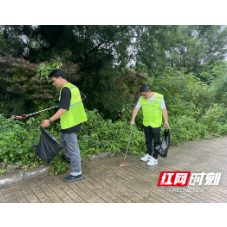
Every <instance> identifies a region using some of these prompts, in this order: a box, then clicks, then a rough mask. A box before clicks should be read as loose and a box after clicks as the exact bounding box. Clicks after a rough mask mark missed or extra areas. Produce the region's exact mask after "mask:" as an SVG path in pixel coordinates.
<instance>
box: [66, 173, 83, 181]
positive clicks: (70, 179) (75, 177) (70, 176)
mask: <svg viewBox="0 0 227 227" xmlns="http://www.w3.org/2000/svg"><path fill="white" fill-rule="evenodd" d="M82 179H83V176H82V174H80V175H78V176H72V175H69V176H68V177H65V178H64V181H65V182H72V181H76V180H82Z"/></svg>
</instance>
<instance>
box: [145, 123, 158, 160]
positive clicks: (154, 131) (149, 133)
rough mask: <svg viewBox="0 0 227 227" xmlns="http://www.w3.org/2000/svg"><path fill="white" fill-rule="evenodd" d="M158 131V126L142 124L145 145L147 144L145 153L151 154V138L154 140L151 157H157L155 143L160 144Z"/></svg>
mask: <svg viewBox="0 0 227 227" xmlns="http://www.w3.org/2000/svg"><path fill="white" fill-rule="evenodd" d="M160 132H161V127H159V128H152V127H151V126H148V127H145V126H144V134H145V139H146V146H147V153H148V154H149V155H151V156H152V140H153V141H154V153H153V157H154V158H155V159H157V158H158V152H157V150H156V149H155V147H156V146H157V145H160V144H161V142H160Z"/></svg>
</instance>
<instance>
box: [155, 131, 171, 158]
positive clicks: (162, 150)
mask: <svg viewBox="0 0 227 227" xmlns="http://www.w3.org/2000/svg"><path fill="white" fill-rule="evenodd" d="M169 146H170V132H169V129H165V131H164V135H163V138H162V143H161V145H158V146H156V150H157V151H158V153H159V154H160V156H161V157H163V158H166V157H167V153H168V149H169Z"/></svg>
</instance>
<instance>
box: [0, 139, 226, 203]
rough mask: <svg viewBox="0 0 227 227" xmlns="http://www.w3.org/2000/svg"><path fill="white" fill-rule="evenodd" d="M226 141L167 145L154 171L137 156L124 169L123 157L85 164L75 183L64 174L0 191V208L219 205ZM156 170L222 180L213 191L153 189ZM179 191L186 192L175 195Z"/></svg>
mask: <svg viewBox="0 0 227 227" xmlns="http://www.w3.org/2000/svg"><path fill="white" fill-rule="evenodd" d="M226 139H227V136H225V137H221V138H212V139H203V140H196V141H190V142H183V143H181V144H180V145H179V146H171V147H170V149H169V152H168V157H167V158H161V157H159V159H158V160H159V164H158V165H157V166H148V165H147V164H146V162H142V161H141V160H140V157H136V156H131V155H128V156H127V159H126V162H125V167H124V168H123V167H120V164H121V163H122V161H123V158H124V156H123V155H116V156H114V157H112V158H104V159H101V160H97V161H93V162H88V163H86V165H85V166H83V167H82V171H83V177H84V179H83V180H81V181H75V182H71V183H65V182H63V178H64V177H65V176H67V175H68V174H69V171H70V170H68V171H66V172H65V173H64V174H62V175H59V176H49V175H46V176H42V177H38V178H34V179H30V180H28V181H25V182H23V183H21V184H18V185H15V186H12V187H10V188H6V189H0V203H225V202H227V190H226V187H227V165H226V164H227V140H226ZM161 171H191V172H192V173H201V172H206V173H208V172H221V173H222V176H221V180H220V183H219V185H215V186H210V185H204V184H202V185H201V186H200V185H195V186H193V185H189V186H187V187H170V186H168V187H167V186H162V187H158V186H157V182H158V179H159V175H160V172H161ZM182 189H183V190H186V189H187V190H188V191H184V192H176V191H177V190H182ZM190 190H192V191H190ZM193 190H198V192H193ZM203 190H204V191H203ZM200 191H201V192H200Z"/></svg>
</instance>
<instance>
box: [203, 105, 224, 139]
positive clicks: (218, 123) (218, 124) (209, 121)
mask: <svg viewBox="0 0 227 227" xmlns="http://www.w3.org/2000/svg"><path fill="white" fill-rule="evenodd" d="M226 113H227V108H224V104H214V105H213V107H211V108H210V109H208V110H207V111H206V113H205V114H204V115H203V116H202V118H201V123H202V124H203V125H206V127H207V129H208V131H209V132H210V133H212V134H214V135H215V136H218V135H220V134H227V125H226V124H227V120H226V117H227V116H226Z"/></svg>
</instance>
